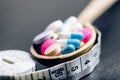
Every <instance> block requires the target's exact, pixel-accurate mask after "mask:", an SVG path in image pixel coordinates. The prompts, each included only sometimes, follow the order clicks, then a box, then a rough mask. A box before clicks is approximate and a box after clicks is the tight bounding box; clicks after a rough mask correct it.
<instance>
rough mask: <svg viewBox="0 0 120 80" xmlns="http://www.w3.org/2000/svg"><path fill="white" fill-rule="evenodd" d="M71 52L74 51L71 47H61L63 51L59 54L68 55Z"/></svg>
mask: <svg viewBox="0 0 120 80" xmlns="http://www.w3.org/2000/svg"><path fill="white" fill-rule="evenodd" d="M73 51H75V47H74V46H73V45H71V44H69V45H67V46H65V47H63V49H62V50H61V53H62V54H67V53H70V52H73Z"/></svg>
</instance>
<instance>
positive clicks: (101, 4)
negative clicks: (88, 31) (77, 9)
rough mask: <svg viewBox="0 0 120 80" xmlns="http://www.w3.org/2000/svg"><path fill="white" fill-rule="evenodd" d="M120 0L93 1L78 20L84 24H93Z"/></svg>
mask: <svg viewBox="0 0 120 80" xmlns="http://www.w3.org/2000/svg"><path fill="white" fill-rule="evenodd" d="M117 1H118V0H91V2H90V3H89V4H88V5H87V6H86V7H85V9H84V10H83V11H82V12H81V13H80V14H79V16H78V20H79V21H80V22H81V23H82V24H84V23H86V22H89V23H91V24H92V23H93V22H94V21H95V20H96V19H97V18H98V17H99V16H100V15H101V14H102V13H103V12H105V11H106V10H107V9H108V8H110V7H111V6H112V5H113V4H114V3H115V2H117Z"/></svg>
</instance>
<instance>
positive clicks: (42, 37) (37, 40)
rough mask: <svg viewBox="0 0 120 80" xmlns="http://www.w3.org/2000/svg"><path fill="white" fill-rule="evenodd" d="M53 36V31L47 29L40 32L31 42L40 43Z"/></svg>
mask: <svg viewBox="0 0 120 80" xmlns="http://www.w3.org/2000/svg"><path fill="white" fill-rule="evenodd" d="M52 36H53V31H52V30H49V31H44V32H42V33H40V34H38V35H37V36H36V37H35V38H34V39H33V43H34V44H41V43H42V42H43V41H45V40H47V39H50V38H51V37H52Z"/></svg>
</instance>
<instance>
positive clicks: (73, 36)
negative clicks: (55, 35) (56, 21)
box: [59, 32, 84, 40]
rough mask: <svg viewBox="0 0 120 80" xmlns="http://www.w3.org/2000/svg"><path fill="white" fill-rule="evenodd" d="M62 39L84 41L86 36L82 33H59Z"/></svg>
mask: <svg viewBox="0 0 120 80" xmlns="http://www.w3.org/2000/svg"><path fill="white" fill-rule="evenodd" d="M59 38H60V39H78V40H82V39H83V38H84V35H83V33H82V32H60V33H59Z"/></svg>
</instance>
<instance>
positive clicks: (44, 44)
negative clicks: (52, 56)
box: [40, 39, 56, 55]
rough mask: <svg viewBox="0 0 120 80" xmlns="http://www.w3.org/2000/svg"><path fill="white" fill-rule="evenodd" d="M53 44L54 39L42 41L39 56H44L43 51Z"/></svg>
mask: <svg viewBox="0 0 120 80" xmlns="http://www.w3.org/2000/svg"><path fill="white" fill-rule="evenodd" d="M55 42H56V40H54V39H48V40H46V41H44V42H43V43H42V45H41V49H40V51H41V54H42V55H44V54H45V50H46V49H47V48H48V47H49V46H51V45H53V44H55Z"/></svg>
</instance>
